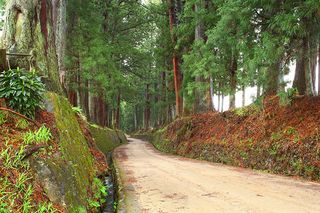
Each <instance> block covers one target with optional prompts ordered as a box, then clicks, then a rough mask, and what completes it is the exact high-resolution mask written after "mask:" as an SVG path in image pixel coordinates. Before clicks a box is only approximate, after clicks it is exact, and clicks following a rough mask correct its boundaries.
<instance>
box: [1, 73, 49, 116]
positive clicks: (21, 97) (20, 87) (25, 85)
mask: <svg viewBox="0 0 320 213" xmlns="http://www.w3.org/2000/svg"><path fill="white" fill-rule="evenodd" d="M44 88H45V86H44V84H43V83H42V82H41V80H40V78H39V77H38V76H37V75H36V73H35V71H34V70H32V71H26V70H24V69H19V68H17V69H14V70H8V71H4V72H2V73H1V74H0V98H5V100H6V102H7V105H8V106H9V107H10V108H12V109H14V110H16V111H18V112H20V113H21V114H24V115H26V116H27V117H30V118H34V116H35V110H36V108H37V107H40V106H41V105H42V97H43V93H44V91H45V89H44Z"/></svg>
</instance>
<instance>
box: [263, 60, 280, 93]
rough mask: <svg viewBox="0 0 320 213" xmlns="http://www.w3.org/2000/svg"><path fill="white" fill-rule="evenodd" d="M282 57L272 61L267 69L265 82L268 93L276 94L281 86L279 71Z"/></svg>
mask: <svg viewBox="0 0 320 213" xmlns="http://www.w3.org/2000/svg"><path fill="white" fill-rule="evenodd" d="M280 64H281V59H279V61H276V62H274V63H272V64H271V65H270V66H269V67H268V69H267V82H266V84H265V94H266V95H276V94H277V92H278V87H279V72H280Z"/></svg>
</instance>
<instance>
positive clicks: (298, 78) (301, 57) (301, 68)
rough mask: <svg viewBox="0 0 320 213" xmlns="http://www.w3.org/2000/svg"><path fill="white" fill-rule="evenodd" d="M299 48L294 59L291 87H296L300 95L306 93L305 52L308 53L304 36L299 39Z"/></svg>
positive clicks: (306, 65)
mask: <svg viewBox="0 0 320 213" xmlns="http://www.w3.org/2000/svg"><path fill="white" fill-rule="evenodd" d="M301 46H302V47H301V48H300V49H299V50H298V56H297V61H296V72H295V76H294V81H293V87H294V88H297V90H298V92H299V94H300V95H305V94H307V85H306V82H307V79H306V77H307V67H308V62H307V54H308V41H307V38H304V39H303V40H302V41H301Z"/></svg>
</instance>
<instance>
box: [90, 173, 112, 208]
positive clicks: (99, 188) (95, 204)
mask: <svg viewBox="0 0 320 213" xmlns="http://www.w3.org/2000/svg"><path fill="white" fill-rule="evenodd" d="M93 191H94V195H93V198H92V199H90V200H89V201H88V203H89V206H90V207H91V208H94V209H97V208H99V207H100V206H101V205H102V204H103V203H104V202H105V197H106V196H107V194H108V192H107V187H106V186H105V185H104V184H103V182H102V181H101V180H100V179H99V178H94V179H93Z"/></svg>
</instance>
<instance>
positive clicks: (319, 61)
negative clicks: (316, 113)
mask: <svg viewBox="0 0 320 213" xmlns="http://www.w3.org/2000/svg"><path fill="white" fill-rule="evenodd" d="M319 94H320V40H319V41H318V95H319Z"/></svg>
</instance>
